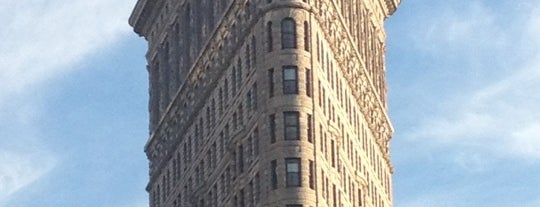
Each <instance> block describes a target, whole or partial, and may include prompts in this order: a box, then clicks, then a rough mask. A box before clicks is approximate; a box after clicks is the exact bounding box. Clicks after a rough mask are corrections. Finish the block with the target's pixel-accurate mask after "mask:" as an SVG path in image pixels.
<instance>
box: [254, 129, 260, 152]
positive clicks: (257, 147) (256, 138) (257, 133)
mask: <svg viewBox="0 0 540 207" xmlns="http://www.w3.org/2000/svg"><path fill="white" fill-rule="evenodd" d="M253 139H254V141H253V144H254V145H255V146H253V154H254V155H255V156H257V155H259V129H257V128H255V131H253Z"/></svg>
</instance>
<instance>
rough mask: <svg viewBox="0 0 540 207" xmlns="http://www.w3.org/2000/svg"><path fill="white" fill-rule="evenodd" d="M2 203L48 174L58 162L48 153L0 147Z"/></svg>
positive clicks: (0, 203) (0, 196)
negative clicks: (17, 150)
mask: <svg viewBox="0 0 540 207" xmlns="http://www.w3.org/2000/svg"><path fill="white" fill-rule="evenodd" d="M0 163H2V164H1V165H0V205H2V203H3V202H5V201H6V200H7V199H8V198H9V196H11V195H12V194H14V193H15V192H17V191H19V190H21V189H23V188H24V187H26V186H28V185H30V184H31V183H33V182H35V181H36V180H38V179H39V178H40V177H42V176H44V175H45V174H47V173H48V172H49V171H50V170H51V169H53V167H54V166H55V164H56V160H55V158H53V156H51V155H49V154H46V153H37V152H25V153H22V152H14V151H10V150H7V149H0Z"/></svg>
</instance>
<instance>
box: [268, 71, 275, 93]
mask: <svg viewBox="0 0 540 207" xmlns="http://www.w3.org/2000/svg"><path fill="white" fill-rule="evenodd" d="M268 88H270V89H269V90H270V91H269V92H268V94H269V96H270V97H272V96H274V69H273V68H272V69H270V70H268Z"/></svg>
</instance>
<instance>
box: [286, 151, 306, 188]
mask: <svg viewBox="0 0 540 207" xmlns="http://www.w3.org/2000/svg"><path fill="white" fill-rule="evenodd" d="M295 164H296V166H292V165H295ZM294 168H296V171H294ZM285 183H286V186H287V187H302V160H301V159H300V158H297V157H294V158H285Z"/></svg>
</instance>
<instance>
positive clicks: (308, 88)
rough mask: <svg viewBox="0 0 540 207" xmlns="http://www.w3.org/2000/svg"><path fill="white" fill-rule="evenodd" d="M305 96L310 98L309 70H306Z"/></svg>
mask: <svg viewBox="0 0 540 207" xmlns="http://www.w3.org/2000/svg"><path fill="white" fill-rule="evenodd" d="M306 96H308V97H311V70H310V69H306Z"/></svg>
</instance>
